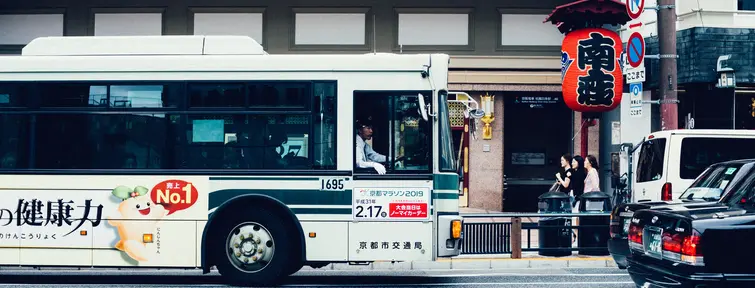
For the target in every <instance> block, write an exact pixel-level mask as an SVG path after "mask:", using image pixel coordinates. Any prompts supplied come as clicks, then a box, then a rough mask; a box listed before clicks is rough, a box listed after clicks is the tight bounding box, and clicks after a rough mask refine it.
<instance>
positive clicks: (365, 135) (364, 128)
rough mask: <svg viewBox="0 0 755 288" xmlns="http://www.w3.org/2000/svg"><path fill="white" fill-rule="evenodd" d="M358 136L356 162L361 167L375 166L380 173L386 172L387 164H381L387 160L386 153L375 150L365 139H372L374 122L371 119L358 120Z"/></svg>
mask: <svg viewBox="0 0 755 288" xmlns="http://www.w3.org/2000/svg"><path fill="white" fill-rule="evenodd" d="M355 124H356V125H355V127H357V136H356V141H355V142H356V145H357V147H356V154H355V155H354V156H355V157H356V164H357V167H359V168H374V169H375V171H377V172H378V174H381V175H382V174H385V166H383V164H380V163H381V162H385V161H386V157H385V155H382V154H380V153H377V152H375V150H372V147H371V146H370V145H368V144H367V143H365V142H364V141H366V140H370V139H372V123H370V122H369V120H366V119H365V120H357V122H356V123H355Z"/></svg>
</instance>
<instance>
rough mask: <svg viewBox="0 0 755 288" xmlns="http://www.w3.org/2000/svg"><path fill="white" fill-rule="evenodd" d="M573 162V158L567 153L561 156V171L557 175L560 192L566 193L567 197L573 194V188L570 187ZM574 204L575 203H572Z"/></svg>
mask: <svg viewBox="0 0 755 288" xmlns="http://www.w3.org/2000/svg"><path fill="white" fill-rule="evenodd" d="M571 161H572V157H571V154H569V153H566V154H564V155H563V156H561V170H560V171H558V173H556V182H558V191H560V192H563V193H566V194H567V195H568V194H569V192H571V187H569V184H570V182H571V179H570V177H571V171H572V168H571ZM572 203H573V201H572Z"/></svg>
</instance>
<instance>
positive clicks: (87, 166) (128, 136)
mask: <svg viewBox="0 0 755 288" xmlns="http://www.w3.org/2000/svg"><path fill="white" fill-rule="evenodd" d="M448 65H449V57H448V55H442V54H419V55H395V54H381V53H369V54H363V55H269V54H268V53H266V52H265V51H264V49H263V47H262V46H261V45H260V44H258V43H257V42H256V41H254V40H253V39H251V38H249V37H237V36H146V37H127V36H122V37H43V38H38V39H35V40H33V41H32V42H31V43H29V44H28V45H27V46H26V47H25V48H24V49H23V52H22V55H17V56H4V57H0V265H3V266H16V267H18V266H62V267H110V268H112V267H144V268H161V267H162V268H168V267H170V268H188V269H202V270H203V271H204V272H205V273H208V272H209V271H210V270H211V268H212V267H217V270H218V271H219V272H220V273H221V274H222V275H223V276H224V278H225V279H226V280H227V281H228V283H231V284H271V283H275V282H277V281H279V280H280V279H282V278H283V277H285V276H287V275H290V274H292V273H294V272H296V271H298V270H299V269H300V268H301V267H303V266H304V265H308V266H312V267H315V268H317V267H322V266H324V265H327V264H328V263H352V264H363V263H369V262H375V261H434V260H436V259H438V258H442V257H450V256H455V255H458V254H459V252H460V245H461V237H462V231H461V227H462V223H461V222H462V218H461V217H460V216H459V205H458V192H459V191H458V189H459V176H458V173H457V162H458V159H457V157H456V155H454V154H455V153H454V148H453V145H452V137H451V134H450V133H451V132H450V127H449V126H450V122H449V112H448V106H447V101H448V100H447V99H448V95H449V94H453V92H448V91H447V82H448V80H447V75H448ZM469 99H471V97H470V98H469ZM476 105H477V103H476V102H474V101H473V100H472V101H471V102H469V103H468V105H467V108H468V112H469V114H468V115H472V117H479V116H480V110H479V109H476V108H477V107H476ZM365 119H366V120H365ZM357 120H360V121H371V124H370V125H371V127H372V132H373V137H372V138H371V139H368V141H367V142H368V143H370V144H371V147H372V149H374V150H375V151H376V152H377V153H380V154H382V155H385V156H386V157H385V161H384V163H383V164H382V165H383V166H384V167H385V171H379V172H381V173H378V170H382V169H375V168H356V164H355V163H356V161H355V155H356V153H355V149H356V148H355V147H356V143H357V142H358V141H357V140H356V137H359V136H357V127H356V126H355V122H356V121H357ZM360 123H364V122H360ZM382 172H384V173H382Z"/></svg>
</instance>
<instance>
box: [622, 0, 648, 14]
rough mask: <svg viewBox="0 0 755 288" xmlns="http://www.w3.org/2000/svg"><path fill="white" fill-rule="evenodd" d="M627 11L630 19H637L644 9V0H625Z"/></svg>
mask: <svg viewBox="0 0 755 288" xmlns="http://www.w3.org/2000/svg"><path fill="white" fill-rule="evenodd" d="M626 1H627V2H626V7H627V13H628V14H629V17H630V18H632V19H637V18H638V17H640V15H642V11H643V10H645V0H626Z"/></svg>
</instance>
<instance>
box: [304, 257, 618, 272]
mask: <svg viewBox="0 0 755 288" xmlns="http://www.w3.org/2000/svg"><path fill="white" fill-rule="evenodd" d="M616 267H617V266H616V262H614V260H613V258H611V257H592V258H579V257H564V258H523V259H510V258H508V259H507V258H492V259H491V258H482V259H442V260H438V261H411V262H389V261H388V262H374V263H371V264H368V265H350V264H348V263H333V264H329V265H327V266H325V267H322V268H318V269H313V268H309V267H304V268H302V270H310V269H311V270H340V271H344V270H352V271H367V270H376V271H380V270H497V269H518V268H534V269H547V268H556V269H557V268H616Z"/></svg>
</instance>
